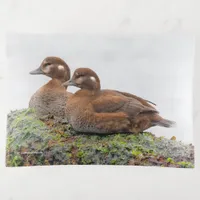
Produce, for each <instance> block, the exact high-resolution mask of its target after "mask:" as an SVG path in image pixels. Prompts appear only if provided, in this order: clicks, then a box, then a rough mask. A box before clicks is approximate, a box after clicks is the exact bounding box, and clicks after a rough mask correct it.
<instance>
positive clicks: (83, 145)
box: [6, 109, 194, 167]
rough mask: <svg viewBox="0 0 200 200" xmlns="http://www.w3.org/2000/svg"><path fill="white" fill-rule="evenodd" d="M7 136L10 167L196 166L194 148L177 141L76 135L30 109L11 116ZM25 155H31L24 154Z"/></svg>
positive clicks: (144, 135)
mask: <svg viewBox="0 0 200 200" xmlns="http://www.w3.org/2000/svg"><path fill="white" fill-rule="evenodd" d="M47 124H48V126H47ZM7 133H8V135H7V146H6V162H7V166H33V165H58V164H65V165H67V164H101V165H106V164H111V165H128V164H133V165H143V166H155V165H156V166H165V167H166V166H173V167H193V163H194V156H193V152H194V149H193V146H190V145H185V144H182V143H181V142H178V141H171V140H168V139H166V138H164V137H161V138H156V137H155V136H154V135H152V134H151V133H149V132H144V133H140V134H137V135H136V134H119V133H117V134H111V135H95V134H93V135H88V134H81V133H76V132H75V131H74V130H73V129H72V127H71V126H70V125H69V124H67V123H66V122H65V123H58V122H57V123H56V122H55V121H52V120H51V121H48V122H47V121H45V120H44V121H40V120H38V119H36V116H35V113H34V111H33V110H30V109H23V110H18V111H13V112H11V113H9V115H8V126H7ZM23 152H30V153H31V154H27V155H24V154H23ZM35 152H36V153H35ZM37 152H39V153H37ZM180 152H181V155H183V156H180ZM191 155H192V156H191ZM160 156H161V157H163V159H160V158H159V157H160ZM182 161H184V162H182Z"/></svg>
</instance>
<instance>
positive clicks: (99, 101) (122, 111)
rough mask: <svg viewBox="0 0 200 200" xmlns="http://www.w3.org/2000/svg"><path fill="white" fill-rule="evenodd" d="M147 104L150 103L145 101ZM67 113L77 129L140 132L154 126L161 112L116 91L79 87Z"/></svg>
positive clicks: (81, 130) (68, 106)
mask: <svg viewBox="0 0 200 200" xmlns="http://www.w3.org/2000/svg"><path fill="white" fill-rule="evenodd" d="M145 103H146V104H148V103H147V102H145ZM66 113H67V116H68V121H69V123H70V124H72V126H73V128H74V129H75V130H76V131H78V132H93V133H102V134H108V133H116V132H121V133H122V132H134V133H138V132H141V131H143V130H145V129H147V128H149V127H151V126H154V125H153V124H152V119H153V118H158V117H157V113H158V111H157V110H156V109H155V108H153V107H152V106H151V105H148V106H146V105H144V104H142V103H141V102H140V101H138V100H137V99H134V98H133V97H127V96H125V95H123V94H122V93H120V92H118V91H114V90H100V91H98V92H97V93H95V94H94V93H91V92H90V91H88V90H80V91H78V92H77V93H75V94H74V95H73V97H72V98H71V99H70V101H69V103H68V105H67V108H66Z"/></svg>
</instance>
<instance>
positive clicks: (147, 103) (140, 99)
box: [115, 90, 156, 108]
mask: <svg viewBox="0 0 200 200" xmlns="http://www.w3.org/2000/svg"><path fill="white" fill-rule="evenodd" d="M115 91H116V92H118V93H120V94H123V95H124V96H127V97H131V98H134V99H137V100H138V101H140V102H141V103H142V104H143V105H145V106H150V107H152V108H153V106H151V105H150V104H152V105H154V106H156V104H155V103H153V102H152V101H149V100H146V99H143V98H141V97H138V96H136V95H134V94H130V93H128V92H121V91H118V90H115Z"/></svg>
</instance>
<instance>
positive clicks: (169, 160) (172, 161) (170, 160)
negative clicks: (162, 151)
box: [167, 158, 175, 164]
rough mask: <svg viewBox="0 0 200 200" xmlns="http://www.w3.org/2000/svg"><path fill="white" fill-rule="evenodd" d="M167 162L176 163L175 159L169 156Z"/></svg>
mask: <svg viewBox="0 0 200 200" xmlns="http://www.w3.org/2000/svg"><path fill="white" fill-rule="evenodd" d="M167 162H168V163H172V164H174V163H175V162H174V160H173V159H172V158H167Z"/></svg>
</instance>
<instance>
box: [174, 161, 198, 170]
mask: <svg viewBox="0 0 200 200" xmlns="http://www.w3.org/2000/svg"><path fill="white" fill-rule="evenodd" d="M177 164H179V165H180V167H183V168H194V165H193V164H192V163H191V162H184V161H182V162H177Z"/></svg>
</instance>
